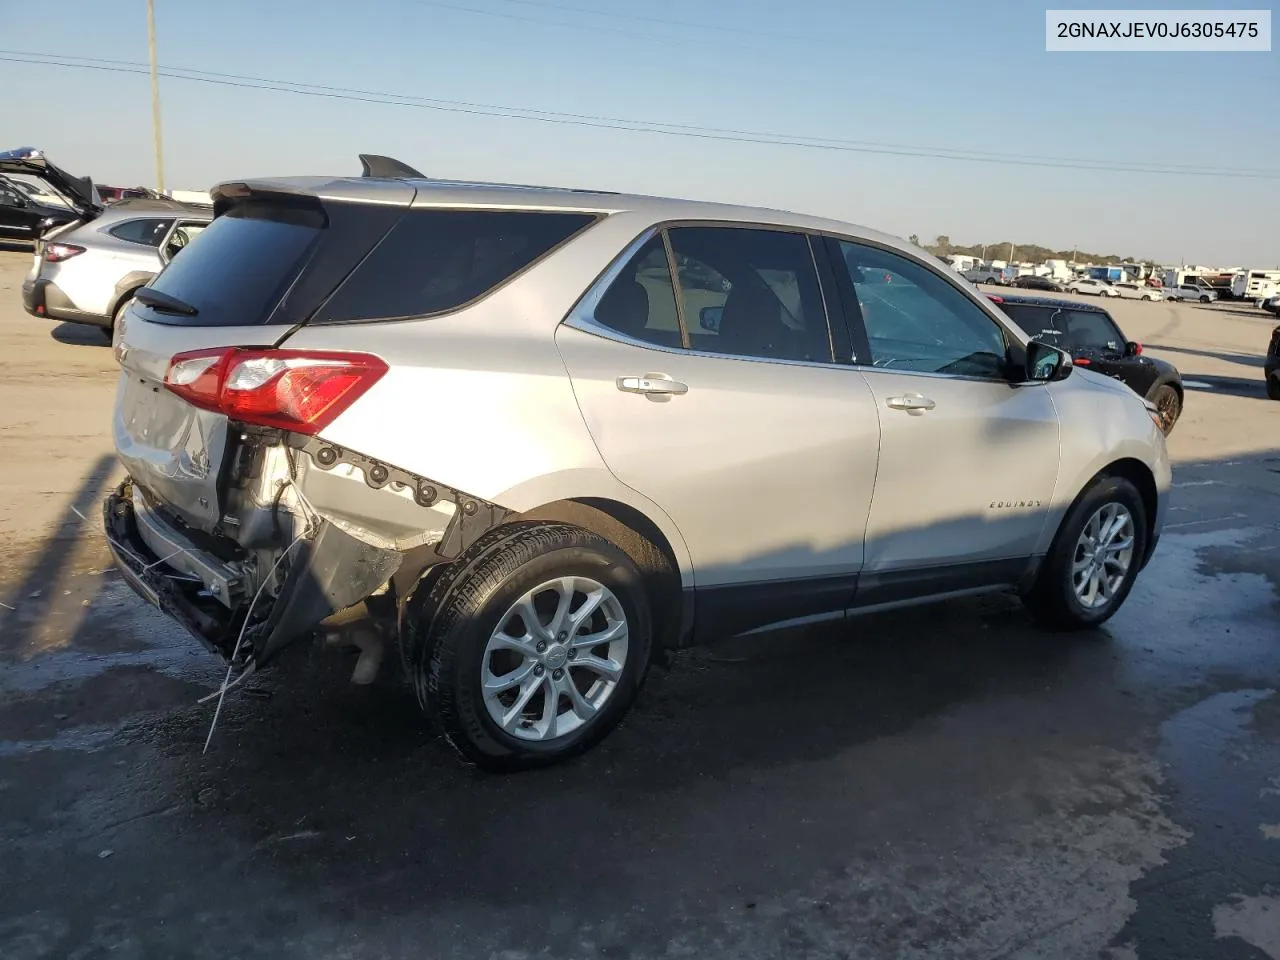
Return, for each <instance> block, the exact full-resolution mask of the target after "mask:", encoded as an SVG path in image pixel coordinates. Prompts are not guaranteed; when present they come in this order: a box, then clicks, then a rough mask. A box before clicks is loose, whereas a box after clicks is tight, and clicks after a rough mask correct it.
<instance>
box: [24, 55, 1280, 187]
mask: <svg viewBox="0 0 1280 960" xmlns="http://www.w3.org/2000/svg"><path fill="white" fill-rule="evenodd" d="M13 54H20V55H19V56H13ZM54 58H56V59H54ZM68 60H82V61H87V62H81V63H69V62H66V61H68ZM0 62H9V63H23V64H31V65H36V66H53V67H62V68H66V69H81V70H97V71H104V72H109V73H124V74H146V73H147V72H148V71H147V68H146V67H145V66H144V65H143V64H140V63H135V62H133V61H124V60H120V61H116V60H110V61H108V60H104V59H103V58H88V57H74V58H73V57H67V56H61V55H58V54H23V52H22V51H9V50H0ZM159 73H160V75H161V76H164V77H168V78H171V79H174V80H186V81H189V82H193V83H205V84H211V85H215V86H223V87H233V88H240V89H252V90H273V91H276V92H278V93H292V94H295V95H299V96H310V97H319V98H323V99H331V100H340V101H348V102H356V103H372V104H380V105H385V106H403V107H415V108H418V109H426V110H434V111H439V112H445V113H460V114H468V115H473V116H485V117H495V118H502V119H511V120H530V121H536V122H540V123H554V124H561V125H567V126H578V127H587V128H592V129H601V130H620V131H625V132H632V133H650V134H660V135H663V136H672V137H685V138H691V139H698V140H712V141H721V142H729V143H748V144H759V145H772V146H790V147H804V148H808V149H813V150H827V151H836V152H843V153H864V154H874V155H883V156H900V157H917V158H921V159H932V160H952V161H968V162H972V163H992V164H1003V165H1008V166H1030V167H1042V168H1054V169H1068V170H1094V171H1104V172H1113V173H1144V174H1150V175H1181V176H1217V177H1230V178H1241V179H1264V180H1272V179H1280V171H1275V170H1260V169H1248V168H1227V167H1196V166H1191V165H1182V164H1168V163H1162V164H1160V163H1136V162H1133V161H1102V160H1087V159H1080V158H1067V157H1056V158H1055V157H1043V156H1035V155H1029V154H995V153H985V152H982V151H969V150H951V149H948V148H935V147H920V146H912V145H906V144H878V143H870V142H863V141H853V140H838V139H833V138H823V137H807V136H795V135H787V134H776V133H768V132H761V131H750V130H734V129H730V128H717V127H698V126H694V125H690V124H675V123H666V122H661V121H644V120H629V119H625V118H617V117H606V116H599V115H593V114H570V113H561V112H558V111H548V110H537V109H532V108H522V107H509V106H500V105H497V104H477V103H471V102H468V101H458V100H440V99H429V98H422V97H415V96H411V95H407V94H395V93H387V92H380V91H369V90H356V89H351V88H343V87H330V86H325V85H320V84H306V83H298V82H294V81H287V80H272V79H268V78H264V77H250V76H244V75H240V74H219V73H213V72H210V71H197V70H189V69H187V68H172V67H166V68H163V69H161V70H160V71H159Z"/></svg>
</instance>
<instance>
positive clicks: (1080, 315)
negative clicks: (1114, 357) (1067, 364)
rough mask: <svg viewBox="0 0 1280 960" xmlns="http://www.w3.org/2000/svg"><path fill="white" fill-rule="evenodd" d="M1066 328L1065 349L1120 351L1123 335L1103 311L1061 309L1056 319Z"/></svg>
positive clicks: (1060, 325) (1061, 326) (1058, 323)
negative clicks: (1060, 313)
mask: <svg viewBox="0 0 1280 960" xmlns="http://www.w3.org/2000/svg"><path fill="white" fill-rule="evenodd" d="M1057 325H1058V326H1059V327H1060V328H1065V330H1066V349H1067V350H1068V351H1071V350H1102V351H1105V352H1108V353H1120V352H1122V351H1123V349H1124V337H1123V336H1122V335H1121V334H1120V331H1119V329H1118V328H1117V327H1116V325H1115V324H1114V323H1112V322H1111V320H1110V318H1109V317H1108V316H1107V315H1106V314H1105V313H1099V312H1097V311H1095V310H1063V311H1062V315H1061V316H1060V317H1059V319H1058V321H1057Z"/></svg>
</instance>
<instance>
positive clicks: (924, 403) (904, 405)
mask: <svg viewBox="0 0 1280 960" xmlns="http://www.w3.org/2000/svg"><path fill="white" fill-rule="evenodd" d="M884 405H885V406H886V407H890V408H892V409H894V410H907V411H925V410H932V409H933V408H934V407H936V406H937V404H936V403H934V402H933V401H932V400H930V399H929V398H928V397H925V396H921V395H920V394H918V393H908V394H906V395H905V396H901V397H889V398H888V399H887V400H885V402H884Z"/></svg>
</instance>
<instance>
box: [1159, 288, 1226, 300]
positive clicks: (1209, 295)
mask: <svg viewBox="0 0 1280 960" xmlns="http://www.w3.org/2000/svg"><path fill="white" fill-rule="evenodd" d="M1166 289H1167V288H1166ZM1175 289H1176V290H1177V297H1176V299H1178V300H1190V301H1192V302H1193V303H1212V302H1213V301H1214V300H1217V299H1218V291H1217V290H1214V289H1212V288H1210V287H1205V286H1201V285H1199V284H1195V283H1183V284H1180V285H1179V286H1178V287H1176V288H1175Z"/></svg>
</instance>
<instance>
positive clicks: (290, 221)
mask: <svg viewBox="0 0 1280 960" xmlns="http://www.w3.org/2000/svg"><path fill="white" fill-rule="evenodd" d="M324 223H325V218H324V214H323V213H322V212H320V211H319V210H318V209H315V208H304V207H293V206H288V205H283V204H278V203H263V202H255V201H250V202H247V203H243V204H241V205H239V206H237V207H234V208H232V209H231V210H230V211H228V212H227V213H225V214H223V215H222V216H220V217H217V218H216V219H215V220H214V221H213V222H212V223H211V224H209V226H208V227H207V228H206V229H204V230H202V231H201V232H200V234H199V235H198V236H197V237H195V238H194V239H193V240H192V241H191V243H190V244H189V245H188V246H186V247H185V248H183V249H182V250H181V251H180V252H179V253H178V254H177V255H176V256H175V257H174V258H173V260H172V261H170V263H169V265H168V266H167V267H165V269H164V270H162V271H161V272H160V275H159V276H158V277H157V278H156V279H155V280H153V281H152V282H151V284H150V286H151V288H152V289H153V290H158V291H160V292H161V293H165V294H168V295H169V296H171V297H176V298H177V299H178V300H181V301H183V302H184V303H187V304H189V305H191V306H192V307H194V308H195V309H196V311H197V312H196V313H195V315H193V316H187V315H185V314H176V313H157V316H156V319H158V320H160V321H161V322H163V323H169V324H180V325H183V326H193V327H228V326H237V327H240V326H255V325H257V324H261V323H265V322H266V321H267V319H268V318H269V317H270V315H271V312H272V310H273V309H274V307H275V305H276V303H277V302H278V301H279V299H280V296H281V295H282V294H283V292H284V289H285V287H286V286H287V285H288V283H289V282H290V281H291V280H292V279H293V278H294V277H295V276H296V275H297V273H298V270H299V268H300V267H301V265H302V263H303V262H304V260H305V257H306V254H307V252H308V251H309V250H310V248H311V245H312V244H313V243H314V242H315V240H316V238H317V237H318V236H319V235H320V233H321V232H322V230H323V228H324Z"/></svg>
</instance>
